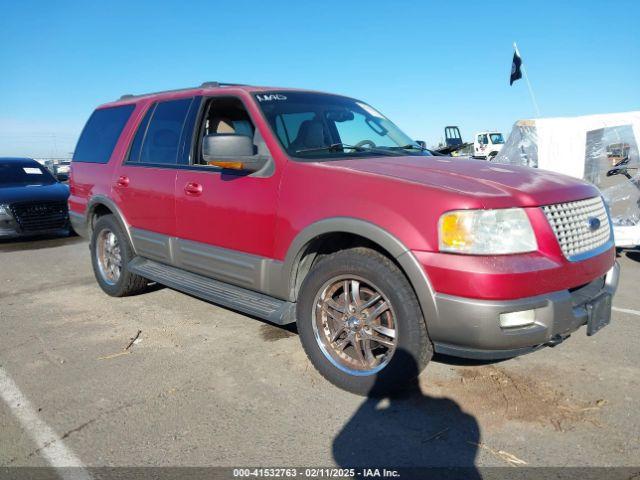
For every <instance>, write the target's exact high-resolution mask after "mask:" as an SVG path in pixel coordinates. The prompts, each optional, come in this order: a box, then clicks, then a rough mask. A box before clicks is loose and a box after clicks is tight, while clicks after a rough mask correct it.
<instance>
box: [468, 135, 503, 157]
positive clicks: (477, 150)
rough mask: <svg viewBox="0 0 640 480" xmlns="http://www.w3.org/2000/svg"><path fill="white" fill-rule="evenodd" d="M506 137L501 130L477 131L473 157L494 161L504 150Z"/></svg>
mask: <svg viewBox="0 0 640 480" xmlns="http://www.w3.org/2000/svg"><path fill="white" fill-rule="evenodd" d="M503 145H504V137H503V136H502V133H500V132H490V131H489V132H477V133H476V134H475V136H474V137H473V158H481V159H483V160H488V161H492V160H493V159H494V158H496V155H498V153H499V152H500V150H502V146H503Z"/></svg>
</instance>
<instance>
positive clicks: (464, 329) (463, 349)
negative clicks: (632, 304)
mask: <svg viewBox="0 0 640 480" xmlns="http://www.w3.org/2000/svg"><path fill="white" fill-rule="evenodd" d="M619 274H620V266H619V265H618V263H616V264H615V265H614V267H613V268H612V269H611V270H610V271H609V273H608V274H607V275H606V277H601V278H599V279H597V280H594V281H593V282H591V283H590V284H588V285H585V286H583V287H581V288H579V289H577V290H573V291H569V290H564V291H560V292H553V293H549V294H547V295H540V296H536V297H530V298H523V299H517V300H507V301H486V300H475V299H469V298H461V297H454V296H451V295H443V294H436V295H435V299H436V304H437V314H438V316H437V319H436V321H431V322H429V321H428V322H427V323H428V325H429V335H430V336H431V339H432V341H433V342H434V345H435V347H436V351H438V352H440V353H445V354H448V355H454V356H460V357H466V358H476V359H497V358H507V357H512V356H515V355H521V354H522V353H527V352H529V351H532V350H535V349H537V348H539V347H542V346H545V345H554V344H556V343H558V342H559V341H562V340H563V339H564V338H566V337H568V336H569V335H570V334H571V333H572V332H574V331H575V330H577V329H578V328H580V327H581V326H582V325H585V324H586V323H587V319H588V313H587V304H588V303H589V302H590V301H592V300H593V299H595V298H596V297H598V296H600V295H602V294H603V293H609V294H611V295H613V294H614V293H615V291H616V289H617V286H618V279H619ZM531 309H532V310H535V323H534V324H532V325H529V326H525V327H519V328H501V327H500V323H499V319H500V314H502V313H509V312H516V311H522V310H531Z"/></svg>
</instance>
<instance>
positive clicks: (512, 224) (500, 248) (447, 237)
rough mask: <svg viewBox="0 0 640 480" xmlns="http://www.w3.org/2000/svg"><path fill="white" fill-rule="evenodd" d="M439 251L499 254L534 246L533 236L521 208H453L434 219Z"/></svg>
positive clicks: (532, 249) (527, 218)
mask: <svg viewBox="0 0 640 480" xmlns="http://www.w3.org/2000/svg"><path fill="white" fill-rule="evenodd" d="M438 239H439V244H440V250H441V251H443V252H455V253H468V254H471V255H501V254H509V253H524V252H532V251H535V250H537V249H538V244H537V242H536V236H535V234H534V232H533V228H531V222H529V217H527V214H526V212H525V211H524V210H523V209H521V208H508V209H500V210H456V211H452V212H447V213H445V214H443V215H442V216H441V217H440V221H439V222H438Z"/></svg>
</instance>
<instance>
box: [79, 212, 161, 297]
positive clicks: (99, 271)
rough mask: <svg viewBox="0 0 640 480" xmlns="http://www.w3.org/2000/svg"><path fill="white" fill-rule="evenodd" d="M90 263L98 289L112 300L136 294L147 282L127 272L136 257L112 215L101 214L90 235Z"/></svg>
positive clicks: (143, 288)
mask: <svg viewBox="0 0 640 480" xmlns="http://www.w3.org/2000/svg"><path fill="white" fill-rule="evenodd" d="M90 248H91V264H92V266H93V273H94V275H95V277H96V280H97V281H98V284H99V285H100V288H102V290H103V291H104V292H105V293H107V294H108V295H111V296H112V297H126V296H129V295H136V294H138V293H142V292H143V291H145V290H146V288H147V285H148V283H149V281H148V280H147V279H145V278H143V277H141V276H140V275H136V274H135V273H131V272H130V271H129V270H127V264H128V263H129V262H130V261H131V260H132V259H133V257H134V256H135V255H134V253H133V249H132V248H131V245H130V244H129V240H128V238H127V236H126V235H125V234H124V231H123V229H122V227H121V226H120V223H119V222H118V220H116V218H115V217H114V216H113V215H103V216H101V217H100V218H99V219H98V221H97V222H96V224H95V226H94V228H93V233H92V235H91V244H90Z"/></svg>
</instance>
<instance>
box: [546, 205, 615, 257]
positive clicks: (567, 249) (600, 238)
mask: <svg viewBox="0 0 640 480" xmlns="http://www.w3.org/2000/svg"><path fill="white" fill-rule="evenodd" d="M542 210H544V213H545V215H546V216H547V220H548V221H549V224H550V225H551V228H552V229H553V232H554V233H555V234H556V238H557V239H558V243H559V244H560V248H561V249H562V253H564V256H565V257H567V258H568V259H569V260H577V259H578V258H579V257H582V256H583V255H584V254H588V253H590V252H592V251H594V250H597V249H598V248H599V247H602V246H603V245H605V244H606V243H607V242H608V241H609V239H610V236H611V228H610V225H609V215H608V214H607V210H606V208H605V206H604V202H603V201H602V198H601V197H594V198H588V199H586V200H578V201H577V202H569V203H558V204H555V205H546V206H544V207H542ZM596 218H597V219H598V220H597V221H595V220H594V219H596ZM598 222H599V224H600V226H599V227H598V228H594V227H595V224H597V223H598Z"/></svg>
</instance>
